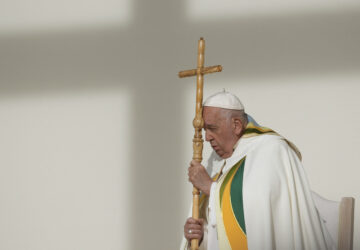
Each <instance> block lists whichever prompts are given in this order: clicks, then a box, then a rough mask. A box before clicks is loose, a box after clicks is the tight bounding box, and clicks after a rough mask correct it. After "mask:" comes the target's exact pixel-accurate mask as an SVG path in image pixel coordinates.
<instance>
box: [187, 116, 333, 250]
mask: <svg viewBox="0 0 360 250" xmlns="http://www.w3.org/2000/svg"><path fill="white" fill-rule="evenodd" d="M205 165H206V169H207V171H208V173H209V175H210V176H212V177H213V180H214V182H213V184H212V186H211V191H210V196H209V197H206V196H205V195H203V194H201V197H200V216H201V217H203V218H204V219H205V221H206V223H205V232H204V238H203V241H202V243H201V244H200V249H207V250H218V249H221V250H225V249H226V250H227V249H233V250H241V249H249V250H266V249H274V250H275V249H277V250H292V249H294V250H305V249H307V250H320V249H336V247H335V246H334V244H333V240H332V239H331V236H330V234H329V233H328V231H327V229H326V227H325V225H324V222H323V221H322V220H321V218H320V216H319V214H318V211H317V209H316V207H315V205H314V202H313V199H312V194H311V190H310V188H309V184H308V181H307V178H306V175H305V171H304V169H303V167H302V164H301V155H300V152H299V151H298V150H297V148H296V147H295V146H294V145H293V144H292V143H291V142H289V141H287V140H286V139H285V138H283V137H282V136H280V135H278V134H277V133H275V132H274V131H272V130H271V129H267V128H264V127H260V126H259V125H258V124H257V123H256V122H255V121H254V120H253V119H252V118H251V117H250V116H249V123H248V125H247V127H246V129H245V133H244V135H243V136H242V137H241V138H240V140H239V141H238V143H237V146H236V148H235V149H234V152H233V154H232V156H231V157H229V158H227V159H221V158H220V157H218V156H217V155H216V153H215V152H213V153H212V155H211V157H210V158H209V160H208V162H207V164H205ZM187 248H188V243H187V241H186V240H185V238H184V239H183V242H182V244H181V250H183V249H187Z"/></svg>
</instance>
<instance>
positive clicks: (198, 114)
mask: <svg viewBox="0 0 360 250" xmlns="http://www.w3.org/2000/svg"><path fill="white" fill-rule="evenodd" d="M204 52H205V40H204V38H202V37H201V38H200V40H199V43H198V60H197V68H196V69H190V70H185V71H180V72H179V77H180V78H183V77H188V76H195V75H196V77H197V84H196V108H195V118H194V120H193V126H194V129H195V134H194V139H193V160H195V161H197V162H199V163H201V161H202V150H203V142H204V140H203V139H202V133H201V130H202V128H203V126H204V120H203V118H202V102H203V86H204V75H205V74H209V73H214V72H220V71H221V70H222V66H221V65H216V66H211V67H204ZM199 196H200V192H199V190H198V189H197V188H196V187H195V186H194V187H193V208H192V217H193V218H194V219H198V218H199ZM198 246H199V241H198V240H197V239H193V240H192V241H191V249H192V250H196V249H198Z"/></svg>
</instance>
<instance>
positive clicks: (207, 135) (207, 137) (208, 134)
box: [205, 130, 212, 141]
mask: <svg viewBox="0 0 360 250" xmlns="http://www.w3.org/2000/svg"><path fill="white" fill-rule="evenodd" d="M211 139H212V136H211V134H210V133H209V132H207V131H206V130H205V141H210V140H211Z"/></svg>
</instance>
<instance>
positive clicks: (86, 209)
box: [0, 0, 360, 250]
mask: <svg viewBox="0 0 360 250" xmlns="http://www.w3.org/2000/svg"><path fill="white" fill-rule="evenodd" d="M312 2H313V1H312ZM330 3H331V4H330ZM338 3H339V2H336V1H331V2H330V1H320V0H319V2H318V3H317V4H316V8H315V5H314V6H312V4H310V2H309V1H304V3H303V4H302V5H294V4H293V5H291V4H290V5H288V6H287V7H286V8H284V6H283V5H282V4H281V2H279V1H275V0H274V1H273V4H272V5H271V7H269V6H267V5H264V4H260V3H259V6H255V7H258V8H254V6H251V5H246V3H245V2H244V3H243V4H242V3H241V4H240V5H239V4H236V5H234V3H232V2H231V1H230V0H226V1H224V5H222V6H218V8H219V9H218V10H219V11H214V8H215V10H216V5H215V6H213V7H214V8H210V7H209V8H206V9H205V10H202V9H199V7H198V6H192V5H191V4H190V1H182V2H177V3H173V2H172V1H164V0H156V1H145V0H144V1H141V0H138V1H129V2H128V1H120V0H119V1H110V0H108V1H92V2H91V3H89V2H87V3H86V4H84V3H82V2H81V1H75V2H74V1H71V2H70V1H62V3H61V4H60V3H59V2H56V1H54V2H53V4H49V5H44V3H42V2H41V1H38V2H34V5H32V7H30V8H32V9H31V11H32V13H33V15H29V13H24V11H22V10H20V9H19V8H18V7H17V6H18V5H14V3H13V1H4V3H3V4H2V8H1V10H0V12H1V13H0V14H1V15H2V16H4V20H6V21H4V22H2V24H1V25H0V55H1V56H0V152H1V153H0V204H1V206H0V221H1V223H0V249H6V250H23V249H26V250H28V249H31V250H32V249H33V250H39V249H44V250H53V249H54V250H55V249H56V250H57V249H61V250H63V249H64V250H65V249H66V250H67V249H86V250H100V249H174V248H177V246H178V245H179V243H180V238H181V234H182V227H183V224H184V219H185V217H186V213H187V212H188V208H189V201H190V198H191V196H190V194H191V192H190V190H191V186H190V185H189V184H188V183H187V181H186V179H187V178H186V168H187V164H188V162H189V161H190V159H191V138H192V136H193V129H192V126H191V121H192V119H193V115H194V114H193V111H194V107H193V106H194V105H193V104H194V98H193V97H194V86H195V85H194V79H186V80H185V79H183V80H180V79H177V76H176V74H177V71H179V70H182V69H186V68H189V67H192V66H194V65H195V64H196V62H195V60H196V44H197V39H198V38H199V37H200V36H204V37H205V39H206V42H207V51H206V64H207V65H213V64H222V65H223V66H224V71H223V72H222V73H221V74H216V75H211V76H207V77H206V87H205V96H208V95H209V94H211V93H213V92H215V91H218V90H222V88H226V89H227V90H229V91H232V92H235V93H237V94H238V95H239V97H240V98H241V100H242V101H243V103H244V105H245V107H246V109H247V112H248V113H249V114H251V115H253V116H254V118H255V119H256V120H258V122H259V123H261V124H263V125H266V126H268V127H271V128H273V129H275V130H277V131H278V132H279V133H281V134H282V135H284V136H286V137H287V138H288V139H290V140H291V141H293V142H294V143H295V144H296V145H297V146H298V147H299V148H300V149H301V151H302V153H303V156H304V167H305V169H306V172H307V174H308V178H309V180H310V184H311V186H312V189H313V190H315V191H317V192H318V193H320V194H322V195H323V196H325V197H327V198H329V199H333V200H339V199H340V198H341V197H342V196H353V197H355V198H356V199H357V200H358V199H359V198H360V191H359V190H360V184H359V182H358V181H357V176H358V175H359V170H358V167H357V166H356V164H357V161H356V160H357V159H356V157H357V152H356V150H357V148H359V147H360V135H359V133H358V132H357V129H358V128H359V125H358V124H359V122H360V121H359V119H360V118H359V117H360V116H359V115H360V114H359V111H358V107H359V105H360V100H359V99H358V98H357V96H358V93H360V85H359V81H360V72H359V69H360V50H359V47H358V44H360V35H359V33H358V26H359V24H360V18H359V13H360V7H359V6H358V5H357V4H356V2H354V1H350V0H347V1H343V2H342V5H341V8H340V7H339V5H338ZM19 4H21V2H19ZM24 4H25V3H24ZM213 4H215V3H213ZM224 6H225V7H224ZM226 6H227V7H226ZM244 8H245V9H248V10H249V11H248V12H244V11H243V9H244ZM117 10H119V11H117ZM219 13H221V14H219ZM5 14H6V15H5ZM5 17H6V18H5ZM69 20H71V22H70V21H69ZM208 153H209V148H208V147H206V149H205V155H206V154H208ZM359 211H360V210H359V209H358V208H356V222H355V233H356V234H358V232H359V226H360V221H359ZM355 249H360V241H359V240H358V239H356V237H355Z"/></svg>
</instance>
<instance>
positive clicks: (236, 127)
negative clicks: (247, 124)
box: [232, 118, 243, 135]
mask: <svg viewBox="0 0 360 250" xmlns="http://www.w3.org/2000/svg"><path fill="white" fill-rule="evenodd" d="M232 119H233V128H234V132H235V134H236V135H241V133H242V130H243V126H242V123H241V121H240V119H238V118H232Z"/></svg>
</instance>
